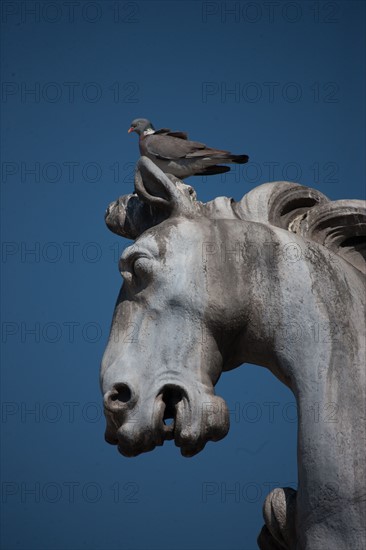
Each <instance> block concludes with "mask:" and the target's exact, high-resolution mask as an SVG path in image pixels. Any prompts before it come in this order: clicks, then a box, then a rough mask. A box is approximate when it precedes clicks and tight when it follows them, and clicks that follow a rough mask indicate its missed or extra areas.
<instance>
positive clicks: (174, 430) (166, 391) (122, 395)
mask: <svg viewBox="0 0 366 550" xmlns="http://www.w3.org/2000/svg"><path fill="white" fill-rule="evenodd" d="M153 395H154V394H153ZM140 400H141V402H142V403H143V406H139V401H140ZM104 410H105V416H106V421H107V427H106V432H105V438H106V441H107V442H108V443H111V444H113V445H118V450H119V451H120V452H121V454H123V455H124V456H136V455H138V454H141V453H143V452H147V451H151V450H153V449H154V448H155V447H156V446H158V445H163V443H164V441H166V440H172V439H174V441H175V444H176V445H177V446H178V447H180V450H181V454H182V455H183V456H187V457H190V456H193V455H195V454H197V453H198V452H199V451H201V450H202V449H203V448H204V446H205V445H206V443H207V441H218V440H219V439H222V438H223V437H224V436H225V435H226V434H227V432H228V430H229V414H228V410H227V407H226V404H225V402H224V400H223V399H221V397H218V396H216V395H214V394H213V389H208V388H207V387H205V386H201V385H197V387H195V388H194V389H187V388H186V387H183V386H182V385H180V384H176V383H174V384H173V383H172V384H165V385H164V386H163V387H162V388H160V389H159V390H158V391H157V392H156V393H155V397H153V398H152V399H151V398H150V399H149V398H145V399H141V397H140V398H138V397H137V395H136V393H135V392H134V391H133V390H132V389H131V388H130V387H129V386H128V385H127V384H122V383H121V384H115V385H114V387H113V388H112V390H110V391H108V392H107V393H106V394H105V396H104Z"/></svg>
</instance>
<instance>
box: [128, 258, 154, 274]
mask: <svg viewBox="0 0 366 550" xmlns="http://www.w3.org/2000/svg"><path fill="white" fill-rule="evenodd" d="M131 267H132V272H133V274H134V275H135V276H136V277H144V276H146V275H150V274H151V272H152V260H151V259H150V258H146V257H145V256H140V257H137V258H136V259H135V260H134V262H132V266H131Z"/></svg>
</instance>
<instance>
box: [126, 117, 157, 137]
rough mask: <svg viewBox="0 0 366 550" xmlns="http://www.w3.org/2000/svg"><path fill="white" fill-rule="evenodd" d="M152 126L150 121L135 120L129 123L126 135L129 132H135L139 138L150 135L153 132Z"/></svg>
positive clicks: (144, 119) (145, 119)
mask: <svg viewBox="0 0 366 550" xmlns="http://www.w3.org/2000/svg"><path fill="white" fill-rule="evenodd" d="M154 130H155V129H154V126H153V125H152V124H151V122H150V120H147V118H135V120H133V121H132V122H131V127H130V129H129V130H128V133H130V132H136V133H137V134H138V135H139V136H141V135H142V134H145V133H147V134H152V133H153V132H154Z"/></svg>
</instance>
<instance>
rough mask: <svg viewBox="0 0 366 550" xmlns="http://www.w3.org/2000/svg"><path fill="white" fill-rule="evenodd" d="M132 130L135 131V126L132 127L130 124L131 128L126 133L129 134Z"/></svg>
mask: <svg viewBox="0 0 366 550" xmlns="http://www.w3.org/2000/svg"><path fill="white" fill-rule="evenodd" d="M134 131H135V128H132V126H131V128H130V129H129V130H128V132H127V133H128V134H130V133H131V132H134Z"/></svg>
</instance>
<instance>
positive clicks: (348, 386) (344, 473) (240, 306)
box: [101, 157, 366, 550]
mask: <svg viewBox="0 0 366 550" xmlns="http://www.w3.org/2000/svg"><path fill="white" fill-rule="evenodd" d="M106 223H107V225H108V227H109V228H110V229H111V230H112V231H114V232H115V233H117V234H119V235H122V236H125V237H127V238H130V239H133V240H134V241H135V242H134V244H132V246H129V247H128V248H126V250H125V251H124V253H123V254H122V257H121V259H120V264H119V267H120V271H121V274H122V276H123V278H124V283H123V286H122V289H121V292H120V295H119V297H118V300H117V304H116V307H115V312H114V316H113V321H112V328H111V332H110V338H109V342H108V345H107V348H106V351H105V353H104V357H103V362H102V368H101V386H102V391H103V394H104V407H105V415H106V419H107V429H106V440H107V441H108V442H109V443H112V444H115V445H118V449H119V451H120V452H121V453H122V454H123V455H125V456H135V455H137V454H139V453H142V452H146V451H151V450H152V449H154V447H155V446H156V445H162V444H163V443H164V441H165V440H173V439H174V441H175V443H176V445H177V446H178V447H180V450H181V453H182V454H183V455H184V456H192V455H194V454H195V453H197V452H199V451H200V450H202V449H203V447H204V446H205V444H206V442H207V441H209V440H212V441H216V440H219V439H221V438H222V437H224V436H225V434H226V433H227V431H228V429H229V415H228V412H227V409H226V405H225V403H224V401H223V400H222V399H221V398H220V397H218V396H216V395H215V392H214V386H215V384H216V382H217V380H218V379H219V377H220V375H221V373H222V371H228V370H231V369H234V368H236V367H238V366H240V365H242V364H243V363H253V364H256V365H261V366H264V367H267V368H268V369H270V370H271V371H272V372H273V374H274V375H275V376H276V377H277V378H279V380H281V381H282V382H283V383H284V384H286V385H287V386H288V387H289V388H290V389H291V390H292V392H293V393H294V396H295V398H296V400H297V404H298V418H299V426H298V490H297V491H294V490H293V489H290V488H279V489H275V490H274V491H272V492H271V493H270V494H269V495H268V496H267V498H266V501H265V503H264V519H265V526H264V527H263V529H262V531H261V533H260V535H259V538H258V544H259V547H260V548H261V549H265V550H270V549H272V550H273V549H274V550H276V549H283V548H285V549H295V548H296V549H298V550H300V549H301V550H305V549H306V550H328V549H334V550H335V549H337V550H350V549H355V548H360V549H361V548H364V545H365V543H366V537H365V531H364V525H365V523H364V520H365V508H364V504H365V494H366V488H365V480H366V476H365V475H364V471H363V468H364V464H365V457H366V454H365V450H366V443H365V424H364V422H365V321H364V316H363V306H364V304H365V287H364V275H365V236H366V212H365V204H364V203H363V202H362V201H356V200H349V201H335V202H333V201H330V200H329V199H328V198H327V197H325V196H324V195H322V194H321V193H320V192H318V191H316V190H314V189H311V188H309V187H305V186H301V185H298V184H294V183H289V182H274V183H267V184H264V185H261V186H259V187H257V188H255V189H253V190H252V191H250V192H249V193H248V194H247V195H245V196H244V197H243V199H242V200H240V201H238V202H235V201H233V200H231V199H228V198H225V197H219V198H217V199H215V200H213V201H211V202H209V203H206V204H203V203H201V202H199V201H197V199H196V195H195V192H194V190H193V189H192V188H191V187H190V186H187V185H185V184H183V183H182V182H180V181H179V180H177V179H176V178H174V177H173V176H169V175H167V174H164V173H163V172H161V171H160V169H159V168H158V167H157V166H155V165H154V164H153V163H152V162H151V161H150V160H148V159H147V158H144V157H142V158H141V159H140V160H139V162H138V165H137V169H136V176H135V193H133V194H131V195H127V196H123V197H121V198H120V199H118V200H117V201H116V202H114V203H112V204H111V205H110V206H109V208H108V210H107V213H106Z"/></svg>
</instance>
